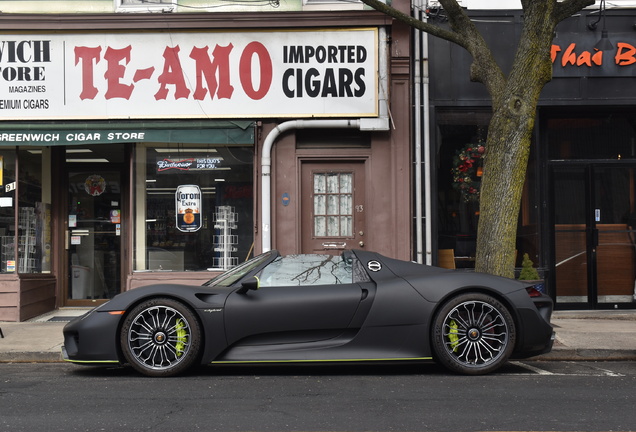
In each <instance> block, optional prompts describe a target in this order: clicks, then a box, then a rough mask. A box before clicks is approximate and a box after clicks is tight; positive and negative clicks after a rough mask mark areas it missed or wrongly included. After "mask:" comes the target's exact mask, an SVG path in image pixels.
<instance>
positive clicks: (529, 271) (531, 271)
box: [519, 253, 541, 280]
mask: <svg viewBox="0 0 636 432" xmlns="http://www.w3.org/2000/svg"><path fill="white" fill-rule="evenodd" d="M539 279H541V278H540V277H539V272H538V271H537V269H536V268H534V263H533V262H532V260H531V259H530V256H529V255H528V254H527V253H525V254H523V261H522V262H521V273H519V280H539Z"/></svg>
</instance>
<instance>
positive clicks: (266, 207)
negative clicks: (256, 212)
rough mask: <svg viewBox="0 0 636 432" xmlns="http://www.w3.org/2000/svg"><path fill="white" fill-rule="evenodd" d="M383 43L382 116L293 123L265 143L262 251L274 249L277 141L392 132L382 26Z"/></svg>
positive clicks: (382, 38) (382, 37)
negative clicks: (294, 135) (289, 136)
mask: <svg viewBox="0 0 636 432" xmlns="http://www.w3.org/2000/svg"><path fill="white" fill-rule="evenodd" d="M378 37H379V39H380V44H379V53H378V56H379V58H380V61H379V65H378V67H379V70H378V85H379V92H380V96H379V101H378V102H379V115H378V117H374V118H360V119H344V120H290V121H287V122H284V123H281V124H279V125H277V126H276V127H275V128H274V129H273V130H272V131H271V132H270V133H269V134H268V135H267V137H265V141H264V142H263V152H262V156H261V176H262V179H261V221H262V224H261V245H262V252H268V251H270V250H271V249H272V231H271V228H272V177H271V173H272V148H273V147H274V143H275V142H276V139H278V137H279V136H280V135H281V134H283V133H284V132H286V131H289V130H293V129H310V128H316V129H337V128H340V129H342V128H348V129H360V130H364V131H386V130H389V116H388V112H389V108H388V100H387V99H388V96H387V92H386V88H387V84H388V69H389V68H388V47H387V41H386V30H385V29H384V28H383V27H381V28H380V29H379V31H378Z"/></svg>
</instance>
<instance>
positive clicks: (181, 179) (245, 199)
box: [134, 144, 254, 271]
mask: <svg viewBox="0 0 636 432" xmlns="http://www.w3.org/2000/svg"><path fill="white" fill-rule="evenodd" d="M253 159H254V152H253V149H252V147H244V146H243V147H241V146H235V147H234V146H213V145H194V144H188V145H187V147H186V146H185V145H175V144H171V145H168V144H164V145H160V144H154V145H149V144H148V145H142V144H140V145H139V146H138V147H137V149H136V174H137V180H136V181H137V186H138V187H137V188H136V190H137V191H138V192H137V193H138V196H137V197H136V198H135V201H136V209H137V214H136V216H135V217H136V224H135V225H136V229H137V232H136V234H135V244H136V248H135V264H134V265H135V268H134V270H135V271H205V270H211V271H213V270H219V271H220V270H226V269H228V268H231V267H233V266H235V265H237V264H239V263H241V262H243V261H245V260H246V259H248V258H250V257H251V254H252V251H253ZM142 195H143V197H142Z"/></svg>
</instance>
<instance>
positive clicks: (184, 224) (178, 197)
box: [175, 185, 201, 232]
mask: <svg viewBox="0 0 636 432" xmlns="http://www.w3.org/2000/svg"><path fill="white" fill-rule="evenodd" d="M175 203H176V207H177V211H176V213H177V229H178V230H179V231H183V232H194V231H198V230H199V229H200V228H201V189H200V188H199V186H197V185H181V186H178V187H177V192H176V194H175Z"/></svg>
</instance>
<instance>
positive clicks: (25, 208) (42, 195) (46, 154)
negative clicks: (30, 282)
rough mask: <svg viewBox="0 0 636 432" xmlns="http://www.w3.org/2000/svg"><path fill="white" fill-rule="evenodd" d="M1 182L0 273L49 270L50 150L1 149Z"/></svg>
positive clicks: (36, 148) (34, 148)
mask: <svg viewBox="0 0 636 432" xmlns="http://www.w3.org/2000/svg"><path fill="white" fill-rule="evenodd" d="M16 155H17V161H18V163H17V164H16ZM16 165H17V166H18V167H19V169H18V176H17V180H18V181H16V175H15V173H16ZM0 184H1V185H2V190H1V192H0V243H1V247H2V250H1V254H2V257H1V260H2V265H1V272H2V273H15V272H17V273H50V271H51V188H50V185H51V182H50V149H48V148H39V147H26V149H21V150H19V151H18V152H17V153H16V152H15V150H13V149H11V150H2V151H0ZM16 193H17V199H16ZM16 206H17V216H18V220H17V224H16V221H15V216H16ZM16 229H17V233H16ZM16 234H17V235H16ZM16 242H17V243H16ZM16 252H17V259H16Z"/></svg>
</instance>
